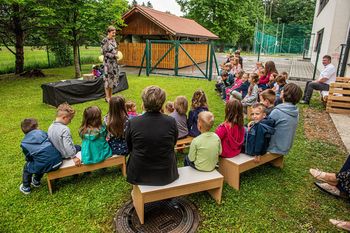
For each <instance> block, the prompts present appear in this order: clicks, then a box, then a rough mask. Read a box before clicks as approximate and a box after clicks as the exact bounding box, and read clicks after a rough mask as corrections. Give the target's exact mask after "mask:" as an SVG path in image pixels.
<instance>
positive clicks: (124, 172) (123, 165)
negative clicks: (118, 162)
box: [122, 158, 126, 177]
mask: <svg viewBox="0 0 350 233" xmlns="http://www.w3.org/2000/svg"><path fill="white" fill-rule="evenodd" d="M122 174H123V176H124V177H126V164H125V158H124V162H123V163H122Z"/></svg>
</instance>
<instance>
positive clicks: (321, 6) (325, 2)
mask: <svg viewBox="0 0 350 233" xmlns="http://www.w3.org/2000/svg"><path fill="white" fill-rule="evenodd" d="M327 3H328V0H320V5H319V6H318V14H317V15H319V14H320V13H321V11H322V10H323V8H324V7H325V6H326V5H327Z"/></svg>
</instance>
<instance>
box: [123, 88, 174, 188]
mask: <svg viewBox="0 0 350 233" xmlns="http://www.w3.org/2000/svg"><path fill="white" fill-rule="evenodd" d="M165 99H166V95H165V92H164V91H163V90H162V89H161V88H159V87H157V86H149V87H147V88H145V89H144V90H143V93H142V101H143V106H144V108H145V111H146V113H145V114H143V115H141V116H137V117H134V118H133V119H130V120H129V122H128V124H127V129H126V142H127V145H128V148H129V151H130V157H129V160H128V163H127V181H128V182H129V183H131V184H139V185H159V186H160V185H166V184H169V183H171V182H173V181H174V180H176V179H177V178H178V177H179V174H178V171H177V164H176V157H175V152H174V146H175V144H176V141H177V136H178V130H177V126H176V121H175V119H174V118H172V117H170V116H167V115H164V114H162V113H161V112H160V110H161V109H162V106H163V104H164V102H165Z"/></svg>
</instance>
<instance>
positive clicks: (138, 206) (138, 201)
mask: <svg viewBox="0 0 350 233" xmlns="http://www.w3.org/2000/svg"><path fill="white" fill-rule="evenodd" d="M131 197H132V201H133V205H134V208H135V210H136V213H137V216H138V217H139V220H140V223H141V224H144V223H145V221H144V208H145V203H144V202H143V197H142V194H141V192H140V189H139V188H138V187H137V186H136V185H133V189H132V192H131Z"/></svg>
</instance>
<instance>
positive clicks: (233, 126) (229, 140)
mask: <svg viewBox="0 0 350 233" xmlns="http://www.w3.org/2000/svg"><path fill="white" fill-rule="evenodd" d="M215 133H216V134H217V135H218V136H219V138H220V140H221V144H222V153H221V157H224V158H232V157H234V156H236V155H238V154H239V153H241V149H242V145H243V143H244V134H245V129H244V116H243V106H242V104H241V102H240V101H239V100H236V99H231V100H229V101H228V102H227V103H226V107H225V122H223V123H222V124H220V125H219V126H218V128H217V129H216V131H215Z"/></svg>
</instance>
